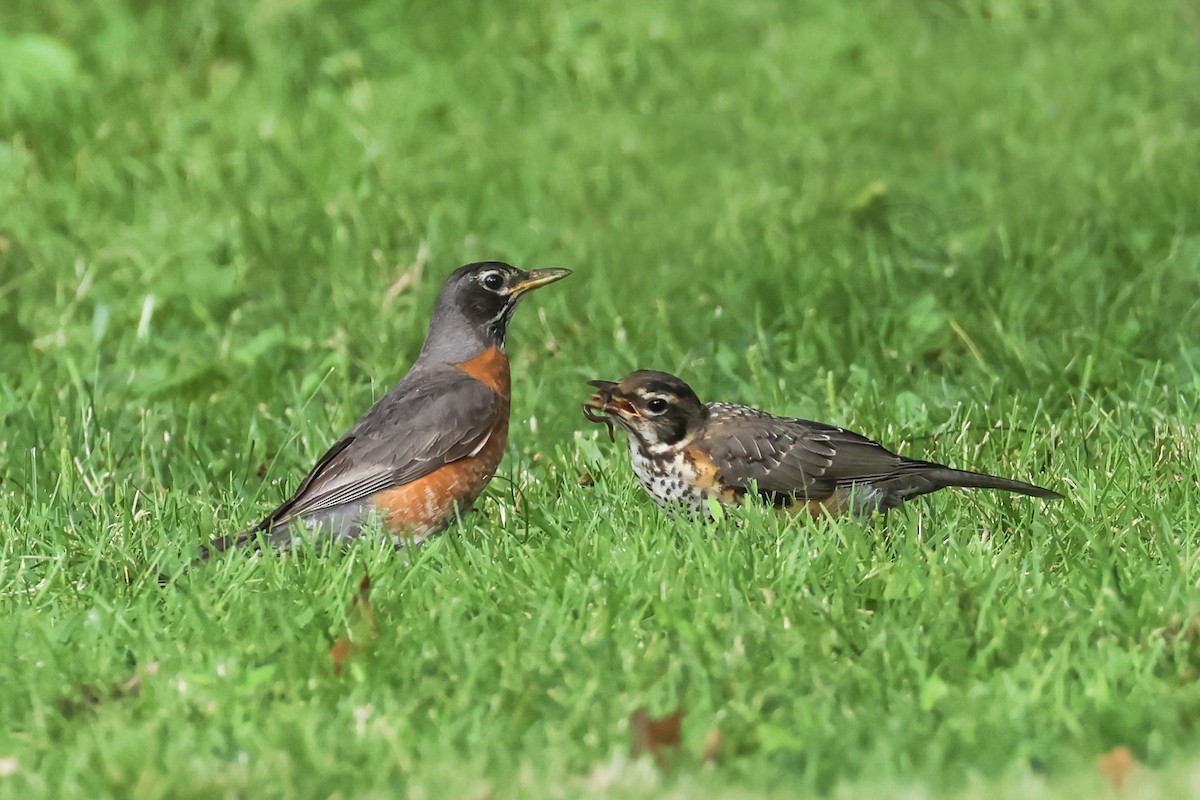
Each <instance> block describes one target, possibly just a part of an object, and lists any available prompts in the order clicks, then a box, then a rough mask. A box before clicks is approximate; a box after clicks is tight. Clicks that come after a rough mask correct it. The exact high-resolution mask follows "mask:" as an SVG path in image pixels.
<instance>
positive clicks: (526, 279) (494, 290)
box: [421, 261, 571, 363]
mask: <svg viewBox="0 0 1200 800" xmlns="http://www.w3.org/2000/svg"><path fill="white" fill-rule="evenodd" d="M570 274H571V270H569V269H534V270H528V271H526V270H522V269H517V268H516V267H514V266H512V265H510V264H505V263H504V262H502V261H481V262H479V263H476V264H467V265H466V266H465V267H459V268H458V269H456V270H454V272H452V273H450V276H449V277H447V278H446V281H445V283H443V284H442V290H441V291H440V292H439V293H438V297H437V303H436V304H435V305H434V309H433V319H432V320H431V321H430V323H429V333H428V334H427V335H426V337H425V346H424V347H423V348H422V350H421V355H422V356H423V357H425V358H436V359H438V360H440V361H447V362H451V363H453V362H457V361H463V360H466V359H468V358H471V357H473V356H475V355H478V354H479V353H480V352H482V351H483V350H486V349H487V348H489V347H500V348H503V347H504V337H505V334H506V333H507V332H508V323H509V322H510V321H511V320H512V315H513V312H514V311H516V309H517V302H518V301H519V300H520V299H521V298H522V297H524V296H525V295H526V294H527V293H528V292H531V291H533V290H534V289H537V288H539V287H541V286H545V285H546V284H549V283H554V282H555V281H557V280H561V279H563V278H565V277H567V276H568V275H570Z"/></svg>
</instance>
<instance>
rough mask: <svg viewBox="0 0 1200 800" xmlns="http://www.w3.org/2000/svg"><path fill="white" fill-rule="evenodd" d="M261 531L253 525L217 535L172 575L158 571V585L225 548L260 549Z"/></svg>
mask: <svg viewBox="0 0 1200 800" xmlns="http://www.w3.org/2000/svg"><path fill="white" fill-rule="evenodd" d="M261 532H262V526H261V525H255V526H254V527H253V528H247V529H246V530H244V531H242V532H241V533H236V534H232V535H230V536H218V537H217V538H216V539H213V540H212V541H211V542H209V543H208V544H206V545H203V546H202V547H201V548H200V554H199V555H197V556H196V557H195V558H193V559H192V560H191V561H190V562H189V563H187V564H185V565H184V566H183V568H182V569H180V570H179V571H178V572H177V573H175V574H174V575H171V574H168V573H165V572H159V573H158V585H159V586H166V585H167V584H168V583H170V582H171V581H172V580H173V579H174V578H177V577H179V576H180V575H182V574H183V573H185V572H187V571H188V570H191V569H193V568H195V567H199V566H202V565H203V564H205V563H207V562H208V560H209V559H211V558H212V557H213V556H215V555H219V554H221V553H224V552H225V551H226V550H232V549H234V548H235V547H246V546H247V545H250V546H253V548H254V549H255V551H258V550H261V549H262V540H261V538H260V537H259V534H260V533H261Z"/></svg>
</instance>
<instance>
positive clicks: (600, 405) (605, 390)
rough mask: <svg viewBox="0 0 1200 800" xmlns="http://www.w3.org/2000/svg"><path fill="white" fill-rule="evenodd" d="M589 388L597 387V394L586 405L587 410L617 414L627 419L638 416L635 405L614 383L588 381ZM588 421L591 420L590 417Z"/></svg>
mask: <svg viewBox="0 0 1200 800" xmlns="http://www.w3.org/2000/svg"><path fill="white" fill-rule="evenodd" d="M588 386H595V387H596V392H595V393H594V394H592V396H591V397H589V398H588V401H587V402H586V403H584V406H585V407H586V408H589V409H592V410H593V411H602V412H605V413H616V414H619V415H622V416H626V417H632V416H634V415H636V414H637V409H636V408H634V407H633V403H631V402H629V401H628V400H626V399H625V398H624V397H622V396H621V394H620V391H619V390H618V389H617V384H616V383H615V382H614V381H588ZM588 419H591V417H590V416H589V417H588Z"/></svg>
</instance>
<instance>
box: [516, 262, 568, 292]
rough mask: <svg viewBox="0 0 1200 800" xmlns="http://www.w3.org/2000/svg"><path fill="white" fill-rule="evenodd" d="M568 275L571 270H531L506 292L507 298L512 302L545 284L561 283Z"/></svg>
mask: <svg viewBox="0 0 1200 800" xmlns="http://www.w3.org/2000/svg"><path fill="white" fill-rule="evenodd" d="M570 274H571V270H569V269H531V270H529V271H528V272H526V273H524V274H523V275H522V276H521V277H520V278H518V279H517V280H516V282H515V283H513V285H512V286H511V287H510V288H509V290H508V296H509V298H511V299H512V300H516V299H517V298H518V297H520V296H521V295H523V294H525V293H526V292H532V291H533V290H534V289H537V288H539V287H542V286H545V285H546V284H549V283H554V282H555V281H561V280H562V279H563V278H565V277H567V276H568V275H570Z"/></svg>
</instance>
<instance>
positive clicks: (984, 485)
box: [925, 464, 1063, 500]
mask: <svg viewBox="0 0 1200 800" xmlns="http://www.w3.org/2000/svg"><path fill="white" fill-rule="evenodd" d="M930 466H931V467H934V468H933V469H930V470H929V471H928V472H927V473H925V474H926V476H927V477H928V478H929V479H930V480H932V481H935V482H937V483H940V484H941V485H942V486H961V487H963V488H964V489H1000V490H1002V491H1005V492H1016V493H1017V494H1027V495H1029V496H1030V497H1040V498H1042V499H1043V500H1062V499H1063V496H1062V495H1061V494H1059V493H1058V492H1055V491H1052V490H1050V489H1044V488H1042V487H1041V486H1034V485H1033V484H1032V483H1025V482H1024V481H1014V480H1012V479H1011V478H1001V477H998V476H996V475H988V474H986V473H983V472H969V471H967V470H965V469H952V468H951V467H943V466H941V465H934V464H931V465H930Z"/></svg>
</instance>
